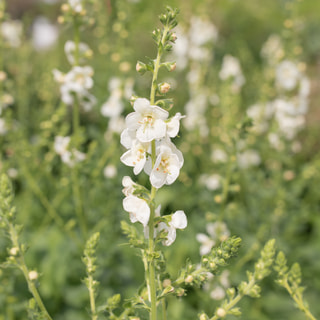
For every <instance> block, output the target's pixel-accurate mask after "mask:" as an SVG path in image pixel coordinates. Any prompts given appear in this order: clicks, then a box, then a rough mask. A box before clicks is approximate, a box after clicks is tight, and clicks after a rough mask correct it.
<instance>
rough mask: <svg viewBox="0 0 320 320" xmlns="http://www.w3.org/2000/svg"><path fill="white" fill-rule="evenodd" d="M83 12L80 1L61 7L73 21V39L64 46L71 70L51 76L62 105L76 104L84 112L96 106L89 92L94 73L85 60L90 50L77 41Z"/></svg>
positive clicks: (73, 0) (90, 52)
mask: <svg viewBox="0 0 320 320" xmlns="http://www.w3.org/2000/svg"><path fill="white" fill-rule="evenodd" d="M83 10H84V9H83V4H82V1H81V0H69V1H68V3H65V4H63V5H62V11H63V12H64V13H65V16H66V17H69V16H71V17H72V19H73V22H74V28H75V30H74V38H75V39H74V41H70V40H69V41H67V42H66V43H65V46H64V51H65V54H66V57H67V60H68V62H69V63H70V65H71V70H70V71H69V72H67V73H63V72H61V71H59V70H57V69H54V70H53V76H54V79H55V81H56V82H57V83H58V84H59V85H60V94H61V100H62V101H63V103H65V104H66V105H70V106H72V105H74V104H75V103H78V104H79V105H80V106H81V107H82V109H83V110H84V111H90V110H91V109H92V107H93V106H94V105H95V104H96V98H95V97H94V96H93V95H92V94H91V93H90V92H89V90H90V89H91V88H92V87H93V79H92V76H93V73H94V72H93V69H92V67H90V66H88V65H86V62H87V59H88V58H91V57H92V50H91V49H90V48H89V46H88V45H87V44H86V43H82V42H80V41H79V26H80V25H81V24H82V23H83V22H82V20H81V19H80V17H81V12H83ZM78 15H80V17H78ZM69 18H70V17H69Z"/></svg>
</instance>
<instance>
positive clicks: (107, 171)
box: [103, 164, 117, 178]
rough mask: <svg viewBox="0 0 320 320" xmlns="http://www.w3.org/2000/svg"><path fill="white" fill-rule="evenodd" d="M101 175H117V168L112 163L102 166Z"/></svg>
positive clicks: (112, 176) (109, 176)
mask: <svg viewBox="0 0 320 320" xmlns="http://www.w3.org/2000/svg"><path fill="white" fill-rule="evenodd" d="M103 175H104V176H105V177H106V178H114V177H115V176H116V175H117V168H116V166H115V165H113V164H109V165H107V166H105V167H104V169H103Z"/></svg>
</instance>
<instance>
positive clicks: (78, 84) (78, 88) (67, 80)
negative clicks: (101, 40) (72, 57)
mask: <svg viewBox="0 0 320 320" xmlns="http://www.w3.org/2000/svg"><path fill="white" fill-rule="evenodd" d="M92 76H93V69H92V68H91V67H90V66H84V67H80V66H75V67H73V68H72V69H71V70H70V71H69V72H68V73H67V74H66V75H65V77H64V84H65V86H66V87H67V89H68V91H72V92H76V93H82V92H83V91H84V89H91V88H92V86H93V80H92Z"/></svg>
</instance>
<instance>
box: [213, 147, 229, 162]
mask: <svg viewBox="0 0 320 320" xmlns="http://www.w3.org/2000/svg"><path fill="white" fill-rule="evenodd" d="M211 160H212V161H213V162H214V163H218V162H222V163H225V162H227V160H228V155H227V153H226V152H225V151H224V150H222V149H219V148H217V149H214V150H213V151H212V153H211Z"/></svg>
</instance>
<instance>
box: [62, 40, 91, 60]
mask: <svg viewBox="0 0 320 320" xmlns="http://www.w3.org/2000/svg"><path fill="white" fill-rule="evenodd" d="M75 51H76V44H75V43H74V42H73V41H70V40H68V41H67V42H66V43H65V45H64V52H65V54H66V56H67V59H68V61H69V63H70V64H71V65H74V64H75V61H76V59H75ZM90 52H91V49H90V48H89V46H88V45H87V44H86V43H83V42H80V43H79V44H78V55H79V57H78V59H79V61H78V62H79V63H83V62H84V61H85V59H84V57H85V56H86V55H87V54H88V55H89V54H90Z"/></svg>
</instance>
